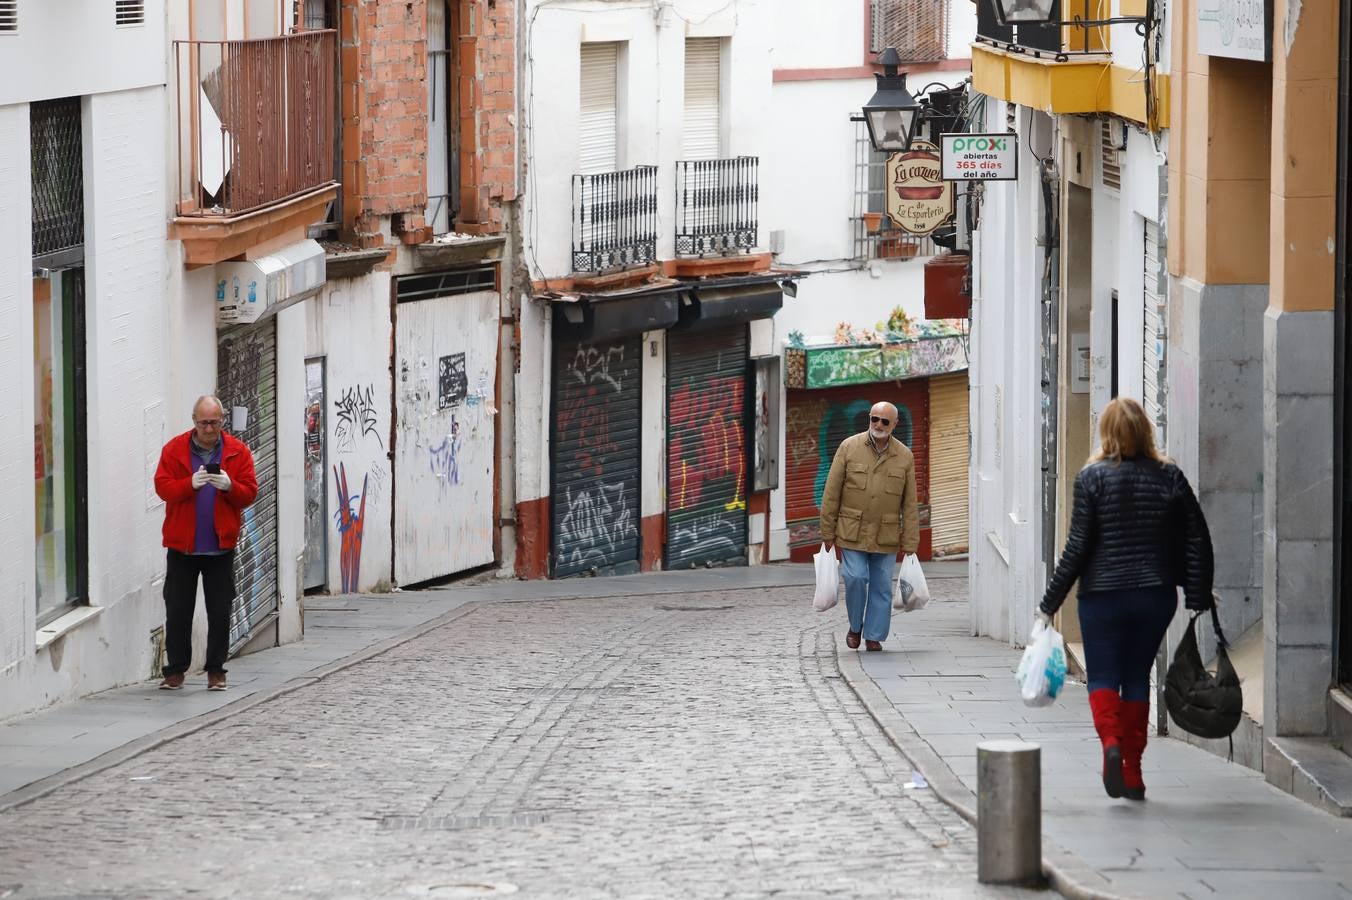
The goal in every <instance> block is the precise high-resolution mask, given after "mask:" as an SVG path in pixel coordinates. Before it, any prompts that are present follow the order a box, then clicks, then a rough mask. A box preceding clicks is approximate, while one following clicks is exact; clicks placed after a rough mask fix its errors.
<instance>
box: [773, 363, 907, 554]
mask: <svg viewBox="0 0 1352 900" xmlns="http://www.w3.org/2000/svg"><path fill="white" fill-rule="evenodd" d="M883 400H886V401H888V402H889V403H894V404H896V406H897V408H898V410H899V411H900V415H899V417H898V418H899V422H898V425H897V428H896V429H895V430H894V431H893V432H892V434H893V436H894V437H896V438H897V440H899V441H901V442H902V443H903V444H906V445H907V446H908V447H910V448H911V452H912V453H913V454H914V455H915V476H916V484H915V487H916V502H917V503H918V504H919V506H920V528H921V533H920V554H919V555H920V558H921V559H928V558H929V536H930V535H929V527H930V526H929V499H930V495H929V482H930V476H929V464H930V450H929V438H930V421H929V379H926V378H915V379H909V380H907V381H902V382H883V383H880V384H858V385H850V386H848V387H839V388H824V389H819V390H790V391H789V392H788V403H787V406H786V408H785V423H784V442H785V446H784V478H785V498H784V499H785V519H786V521H787V524H788V529H789V558H790V559H792V560H794V561H795V562H805V561H808V560H810V559H811V558H812V554H813V553H816V552H817V547H818V546H819V544H820V541H821V522H820V515H821V497H822V490H823V489H824V488H825V487H826V476H827V474H828V473H829V472H830V470H831V460H832V459H833V458H834V457H835V454H836V448H837V447H839V446H840V442H841V441H843V440H845V438H847V437H849V436H850V435H852V434H858V433H859V432H861V431H864V430H865V429H867V428H868V415H869V410H870V409H871V408H872V407H873V404H874V403H878V402H881V401H883Z"/></svg>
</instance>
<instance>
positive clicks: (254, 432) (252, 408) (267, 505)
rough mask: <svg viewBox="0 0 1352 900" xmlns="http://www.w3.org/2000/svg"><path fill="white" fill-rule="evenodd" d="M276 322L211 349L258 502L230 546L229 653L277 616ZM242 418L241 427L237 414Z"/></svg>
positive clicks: (235, 331) (225, 335) (225, 338)
mask: <svg viewBox="0 0 1352 900" xmlns="http://www.w3.org/2000/svg"><path fill="white" fill-rule="evenodd" d="M276 354H277V320H276V319H274V318H269V319H266V320H265V321H262V322H259V323H257V324H254V325H242V326H239V327H237V328H231V329H229V330H227V331H223V332H221V334H220V337H219V338H218V340H217V348H216V373H217V374H216V382H217V387H216V392H217V396H219V397H220V399H221V405H222V406H224V407H225V420H226V427H227V428H230V430H231V433H232V434H233V435H234V436H235V437H237V438H239V439H240V440H242V441H244V443H246V444H248V445H249V449H250V450H251V451H252V452H253V459H254V471H255V473H256V474H257V476H258V499H256V500H255V501H254V502H253V505H251V506H249V507H248V508H246V509H245V510H244V513H243V516H242V522H241V527H240V532H239V541H238V542H237V543H236V544H235V590H236V592H237V597H236V599H235V606H234V609H233V610H232V611H231V615H230V650H231V652H234V651H236V650H238V649H239V648H240V647H242V646H243V645H244V644H246V643H247V642H248V641H249V639H250V638H252V637H253V636H254V635H255V634H256V633H257V632H258V631H259V630H260V629H261V628H262V627H263V626H264V625H266V624H267V623H268V622H270V621H271V620H272V618H273V617H274V615H275V614H276V612H277V356H276ZM241 410H242V415H243V417H244V422H243V426H244V427H242V428H241V427H239V426H240V424H241V423H240V421H239V415H240V414H241Z"/></svg>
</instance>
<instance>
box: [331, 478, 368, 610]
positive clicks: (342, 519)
mask: <svg viewBox="0 0 1352 900" xmlns="http://www.w3.org/2000/svg"><path fill="white" fill-rule="evenodd" d="M370 477H371V476H370V475H363V476H362V479H361V502H360V503H359V504H358V507H357V512H356V513H355V514H354V513H353V512H352V504H353V503H354V502H356V501H357V497H356V496H355V495H353V494H349V493H348V492H347V468H346V467H345V466H344V465H343V464H342V463H339V464H338V465H337V466H335V467H334V469H333V478H334V481H336V482H337V486H338V510H337V512H336V513H335V517H336V518H337V519H338V533H339V534H340V535H341V536H342V538H343V542H342V546H341V548H340V549H339V552H338V571H339V574H340V575H341V576H342V581H343V593H345V594H351V593H355V592H356V591H357V584H358V582H359V581H360V580H361V536H362V532H363V531H364V530H365V528H366V482H367V479H369V478H370Z"/></svg>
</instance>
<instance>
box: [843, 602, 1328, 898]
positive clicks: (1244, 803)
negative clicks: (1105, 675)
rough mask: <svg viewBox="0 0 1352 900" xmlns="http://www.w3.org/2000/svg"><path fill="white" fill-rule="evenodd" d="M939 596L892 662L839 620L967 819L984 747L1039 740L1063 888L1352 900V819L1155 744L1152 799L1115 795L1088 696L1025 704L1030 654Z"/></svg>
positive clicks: (1149, 761)
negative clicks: (1025, 661)
mask: <svg viewBox="0 0 1352 900" xmlns="http://www.w3.org/2000/svg"><path fill="white" fill-rule="evenodd" d="M930 585H931V588H932V589H933V592H934V594H935V600H934V601H933V602H931V603H930V605H929V606H928V607H926V608H925V609H924V610H922V611H920V612H916V613H911V614H898V615H896V616H894V618H893V630H892V636H891V637H890V638H889V640H888V641H887V643H886V644H885V645H884V648H885V651H887V652H884V653H870V654H859V653H856V652H855V651H851V650H847V649H845V647H844V642H843V631H844V617H843V615H837V617H836V624H837V629H836V631H837V632H838V634H837V638H838V652H839V654H840V656H841V670H842V673H843V674H844V675H845V677H846V678H847V679H848V680H851V682H852V683H853V684H854V685H855V686H856V687H857V689H858V692H859V695H860V697H861V699H863V700H864V702H865V704H866V706H868V707H869V708H870V712H872V713H873V714H874V715H875V717H876V718H877V720H878V721H879V723H880V724H882V725H884V727H885V728H886V729H887V730H888V732H889V735H890V736H891V737H892V738H893V739H894V741H895V742H896V743H898V744H899V745H900V746H901V747H902V749H903V750H905V751H906V752H907V753H908V755H910V757H911V758H912V759H913V760H914V761H915V762H916V764H917V765H918V767H919V768H920V769H921V771H922V772H925V773H926V775H927V776H929V779H930V782H931V783H932V784H933V785H934V786H935V788H936V789H937V790H938V791H939V792H940V793H941V794H943V795H944V796H945V797H946V798H948V799H950V800H952V801H954V802H956V803H957V804H958V805H959V806H961V807H966V809H967V811H968V812H970V811H971V810H974V809H975V807H976V800H975V794H974V789H975V786H976V745H977V744H978V743H979V742H981V741H983V740H986V739H993V738H1021V739H1024V740H1029V741H1034V742H1036V743H1038V744H1040V745H1041V747H1042V795H1043V835H1044V838H1043V841H1044V860H1045V861H1047V862H1050V863H1051V864H1052V868H1053V870H1054V873H1055V874H1057V875H1059V878H1054V879H1053V884H1054V886H1056V887H1057V888H1058V889H1062V890H1063V892H1066V893H1069V894H1076V895H1080V896H1095V895H1096V894H1097V895H1099V896H1114V895H1116V896H1127V897H1139V898H1149V900H1155V898H1174V897H1178V898H1191V900H1198V898H1203V897H1227V898H1240V897H1263V898H1267V897H1281V896H1291V897H1300V898H1302V900H1310V898H1347V897H1352V820H1346V819H1338V818H1335V817H1332V816H1330V815H1328V814H1327V813H1325V812H1323V811H1321V810H1318V809H1315V808H1314V807H1311V806H1309V805H1307V804H1305V803H1303V802H1302V801H1300V800H1297V799H1295V798H1294V797H1292V796H1290V795H1289V794H1286V793H1283V792H1282V791H1279V790H1278V789H1276V788H1274V787H1272V786H1271V785H1269V784H1268V783H1267V782H1266V781H1264V780H1263V776H1262V775H1261V774H1258V773H1256V772H1253V771H1252V770H1249V769H1245V768H1243V767H1241V766H1238V765H1235V764H1232V763H1227V762H1226V761H1225V760H1224V759H1222V758H1219V757H1216V756H1213V755H1211V754H1209V753H1207V752H1205V751H1203V750H1200V749H1198V748H1196V747H1193V746H1191V745H1189V744H1186V743H1184V742H1182V741H1179V740H1173V739H1169V738H1152V739H1151V743H1150V745H1149V746H1148V747H1147V749H1146V754H1145V760H1144V773H1145V781H1146V786H1147V800H1146V802H1145V803H1143V804H1139V803H1132V802H1130V801H1127V800H1112V799H1110V798H1108V797H1107V795H1105V794H1104V792H1103V787H1102V782H1101V780H1100V777H1099V760H1100V752H1099V746H1098V739H1097V737H1096V735H1095V734H1094V729H1093V725H1092V722H1091V719H1090V715H1089V708H1088V707H1089V704H1088V697H1087V692H1086V691H1085V690H1084V686H1083V685H1082V684H1068V685H1067V687H1066V690H1065V692H1064V693H1063V694H1062V695H1061V696H1060V697H1058V698H1057V701H1056V703H1055V704H1053V705H1052V706H1050V707H1045V708H1039V709H1031V708H1028V707H1025V706H1024V705H1023V704H1022V702H1021V701H1020V700H1019V697H1018V690H1017V687H1016V685H1015V682H1014V674H1013V673H1014V670H1015V668H1016V667H1017V665H1018V661H1019V657H1020V651H1017V650H1013V649H1011V648H1009V647H1007V646H1005V645H1004V644H1002V643H999V642H996V641H991V640H986V639H982V638H973V637H971V636H970V626H969V615H968V603H967V580H966V578H961V577H959V578H944V577H933V578H932V580H931V581H930ZM833 613H835V611H833ZM828 615H831V614H828ZM865 673H867V675H865ZM875 685H876V687H875ZM1152 721H1153V717H1152Z"/></svg>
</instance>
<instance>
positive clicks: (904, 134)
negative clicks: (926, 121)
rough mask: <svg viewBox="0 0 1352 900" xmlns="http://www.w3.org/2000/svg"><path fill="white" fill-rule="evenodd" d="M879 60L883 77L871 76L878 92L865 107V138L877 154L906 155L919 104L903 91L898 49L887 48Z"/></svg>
mask: <svg viewBox="0 0 1352 900" xmlns="http://www.w3.org/2000/svg"><path fill="white" fill-rule="evenodd" d="M878 61H879V62H880V63H882V65H883V72H882V74H881V75H874V76H873V77H874V78H876V79H877V80H878V89H877V90H876V91H875V92H874V94H873V97H872V98H870V99H869V101H868V103H865V104H864V121H865V122H866V123H867V124H868V138H869V141H870V142H871V143H872V144H873V149H874V150H877V151H878V152H879V153H905V152H906V151H907V150H910V149H911V141H912V140H913V139H914V138H915V128H916V124H917V122H918V121H919V119H920V115H919V113H920V104H919V103H918V102H917V101H916V99H915V98H914V97H912V96H911V92H910V91H908V90H906V73H905V72H902V73H901V74H897V67H898V66H900V65H901V55H900V54H898V53H897V49H896V48H895V47H888V48H887V49H886V50H884V51H883V53H882V56H881V57H880V58H879V60H878Z"/></svg>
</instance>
